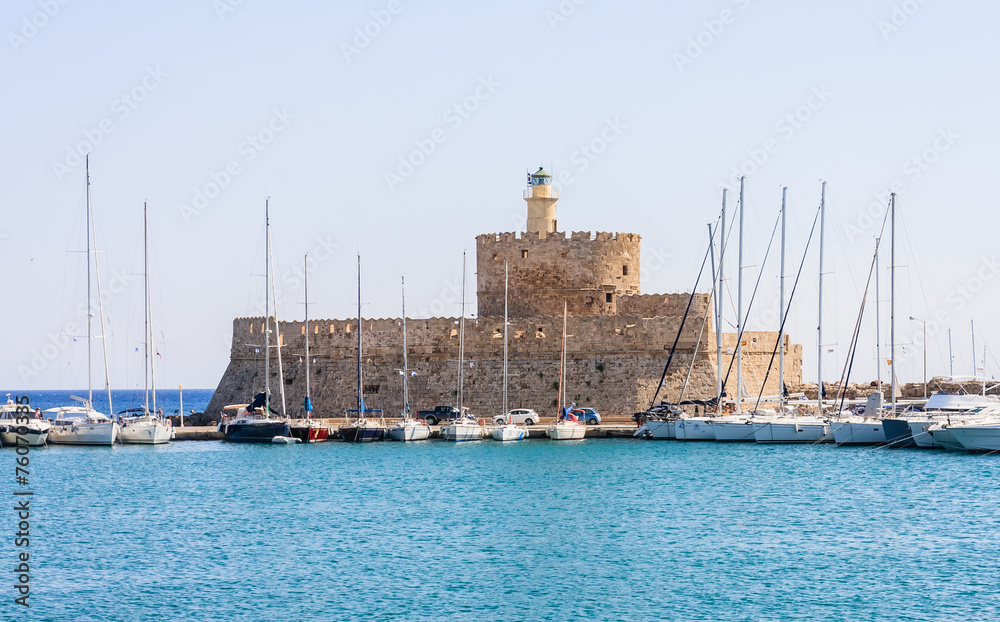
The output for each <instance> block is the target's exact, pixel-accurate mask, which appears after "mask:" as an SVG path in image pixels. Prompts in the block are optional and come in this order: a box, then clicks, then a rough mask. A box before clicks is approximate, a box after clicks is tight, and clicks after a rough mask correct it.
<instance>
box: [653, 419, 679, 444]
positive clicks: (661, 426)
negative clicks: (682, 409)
mask: <svg viewBox="0 0 1000 622" xmlns="http://www.w3.org/2000/svg"><path fill="white" fill-rule="evenodd" d="M646 429H647V430H649V438H651V439H653V440H657V441H666V440H675V439H676V438H677V432H676V425H675V422H674V421H647V422H646Z"/></svg>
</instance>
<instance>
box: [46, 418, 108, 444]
mask: <svg viewBox="0 0 1000 622" xmlns="http://www.w3.org/2000/svg"><path fill="white" fill-rule="evenodd" d="M118 432H119V428H118V424H117V423H115V422H106V423H88V422H86V421H80V422H75V423H71V424H67V425H53V426H52V430H51V431H49V438H48V442H49V443H52V444H53V445H114V444H115V441H116V440H118Z"/></svg>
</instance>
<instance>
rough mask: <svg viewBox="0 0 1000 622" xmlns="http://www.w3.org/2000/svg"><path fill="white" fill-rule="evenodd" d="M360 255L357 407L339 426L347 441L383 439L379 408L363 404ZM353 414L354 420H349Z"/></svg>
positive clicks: (359, 274)
mask: <svg viewBox="0 0 1000 622" xmlns="http://www.w3.org/2000/svg"><path fill="white" fill-rule="evenodd" d="M361 361H362V349H361V255H358V391H357V396H358V407H357V409H352V410H348V411H347V419H348V423H347V425H344V426H342V427H341V428H340V437H341V438H343V439H344V440H345V441H347V442H348V443H367V442H371V441H381V440H383V439H385V432H386V429H385V422H384V421H383V420H382V410H381V409H369V408H367V407H366V406H365V395H364V385H363V384H362V374H361ZM368 413H378V415H379V418H378V420H376V419H369V418H368V417H367V416H366V415H367V414H368ZM351 414H354V415H355V417H354V421H353V422H352V421H351Z"/></svg>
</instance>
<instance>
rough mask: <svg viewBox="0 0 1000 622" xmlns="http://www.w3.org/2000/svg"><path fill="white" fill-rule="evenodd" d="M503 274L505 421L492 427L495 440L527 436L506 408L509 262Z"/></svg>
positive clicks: (516, 439) (526, 428) (523, 427)
mask: <svg viewBox="0 0 1000 622" xmlns="http://www.w3.org/2000/svg"><path fill="white" fill-rule="evenodd" d="M503 270H504V274H503V407H502V410H501V412H503V413H504V414H505V415H506V417H507V421H506V422H505V423H503V424H501V425H498V426H497V427H496V428H494V429H493V432H492V436H493V440H496V441H520V440H523V439H525V438H528V427H527V426H523V425H516V424H515V423H514V421H513V419H512V418H511V414H510V411H508V410H507V312H508V308H507V307H508V294H509V287H508V284H509V281H510V263H509V262H504V267H503Z"/></svg>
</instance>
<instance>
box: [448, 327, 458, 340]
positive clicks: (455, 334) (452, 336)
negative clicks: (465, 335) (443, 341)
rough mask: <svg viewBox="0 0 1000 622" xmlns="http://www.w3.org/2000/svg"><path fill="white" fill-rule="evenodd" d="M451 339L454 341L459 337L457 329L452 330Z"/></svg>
mask: <svg viewBox="0 0 1000 622" xmlns="http://www.w3.org/2000/svg"><path fill="white" fill-rule="evenodd" d="M449 337H451V338H452V339H454V338H455V337H458V329H457V328H453V329H451V334H450V335H449Z"/></svg>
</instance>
